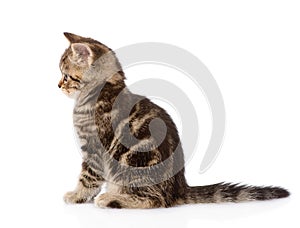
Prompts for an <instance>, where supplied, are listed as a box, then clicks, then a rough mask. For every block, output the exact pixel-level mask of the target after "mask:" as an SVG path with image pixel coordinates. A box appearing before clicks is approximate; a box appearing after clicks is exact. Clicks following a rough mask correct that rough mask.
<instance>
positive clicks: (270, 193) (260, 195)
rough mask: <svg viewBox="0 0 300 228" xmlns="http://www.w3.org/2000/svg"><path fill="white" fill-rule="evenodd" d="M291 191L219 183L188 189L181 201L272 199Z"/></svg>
mask: <svg viewBox="0 0 300 228" xmlns="http://www.w3.org/2000/svg"><path fill="white" fill-rule="evenodd" d="M289 195H290V193H289V192H288V191H287V190H286V189H284V188H280V187H255V186H247V185H239V184H229V183H224V182H222V183H218V184H213V185H207V186H197V187H190V186H188V187H187V189H186V194H185V197H184V199H182V200H183V201H182V200H181V202H180V203H183V204H190V203H220V202H241V201H253V200H270V199H279V198H284V197H288V196H289Z"/></svg>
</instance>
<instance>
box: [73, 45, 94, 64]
mask: <svg viewBox="0 0 300 228" xmlns="http://www.w3.org/2000/svg"><path fill="white" fill-rule="evenodd" d="M71 49H72V52H73V56H72V60H73V62H75V63H76V64H77V65H79V66H89V65H91V64H92V63H93V52H92V50H91V48H90V47H89V46H88V45H87V44H84V43H74V44H71Z"/></svg>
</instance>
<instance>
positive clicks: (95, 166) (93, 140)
mask: <svg viewBox="0 0 300 228" xmlns="http://www.w3.org/2000/svg"><path fill="white" fill-rule="evenodd" d="M65 36H66V38H67V39H68V40H69V41H70V47H69V48H68V49H67V50H66V51H65V53H64V54H63V56H62V58H61V61H60V69H61V72H62V75H63V76H62V79H61V80H60V81H59V84H58V86H59V88H61V90H62V91H63V92H64V93H65V94H66V95H68V96H71V97H74V98H75V99H76V103H75V107H74V111H73V119H74V126H75V129H76V132H77V134H78V137H79V140H80V143H81V150H82V155H83V163H82V170H81V174H80V177H79V182H78V184H77V187H76V189H75V190H74V191H72V192H68V193H66V194H65V196H64V200H65V202H66V203H85V202H90V201H92V200H93V201H94V203H95V205H96V206H98V207H111V208H158V207H172V206H175V205H180V204H189V203H218V202H240V201H246V200H268V199H275V198H282V197H287V196H288V195H289V193H288V191H286V190H285V189H283V188H279V187H252V186H244V185H242V186H241V185H235V184H226V183H219V184H214V185H208V186H198V187H190V186H188V185H187V183H186V180H185V177H184V158H183V152H182V148H181V144H180V139H179V136H178V133H177V129H176V126H175V124H174V123H173V121H172V119H171V117H170V116H169V115H168V114H167V113H166V111H165V110H163V109H162V108H161V107H159V106H157V105H156V104H154V103H152V102H151V101H150V100H149V99H147V98H145V97H142V96H139V95H135V94H132V93H131V92H130V91H129V90H128V89H127V88H126V85H125V83H124V80H125V76H124V72H123V71H122V68H121V65H120V63H119V61H118V59H117V57H116V56H115V54H114V52H113V51H112V50H111V49H110V48H108V47H107V46H105V45H104V44H102V43H100V42H98V41H96V40H93V39H91V38H84V37H80V36H77V35H74V34H70V33H65ZM117 99H118V102H116V100H117ZM116 103H117V104H116ZM128 107H130V109H131V107H132V109H131V110H127V109H128ZM157 118H158V119H160V120H162V121H163V122H164V124H157V123H158V122H156V124H155V121H153V120H155V119H157ZM151 123H154V124H153V125H151ZM114 124H115V127H114ZM150 125H151V126H150ZM126 126H127V127H128V129H129V130H130V134H131V135H132V136H134V137H135V139H137V140H138V141H136V142H134V143H133V142H131V141H130V140H129V142H131V144H130V146H129V147H128V146H126V145H123V144H122V140H124V139H123V138H124V137H125V136H124V135H125V134H124V131H125V130H124V129H125V128H126ZM151 127H152V131H150V130H149V129H150V128H151ZM163 127H166V129H167V130H166V131H165V135H163V136H164V137H163V140H162V141H161V143H158V141H159V139H158V138H159V137H161V135H162V132H164V129H163ZM145 148H147V149H146V150H145ZM175 148H177V150H178V151H177V152H178V153H177V154H176V155H175V153H174V151H175ZM172 156H173V157H172ZM168 158H172V159H168ZM167 161H168V162H167ZM158 164H163V166H161V168H160V169H157V170H156V171H154V172H152V174H151V175H150V174H149V173H151V171H152V170H155V167H157V165H158ZM128 167H131V168H135V169H134V170H133V171H132V172H131V171H128V170H127V168H128ZM178 167H179V169H178V170H177V171H176V172H175V173H174V175H172V173H173V170H176V168H178ZM153 173H154V174H155V175H153ZM159 178H162V179H161V180H160V179H159ZM159 180H160V181H159ZM105 182H106V183H107V191H106V193H104V194H101V195H99V192H100V190H101V186H102V185H103V183H105Z"/></svg>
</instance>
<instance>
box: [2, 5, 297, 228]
mask: <svg viewBox="0 0 300 228" xmlns="http://www.w3.org/2000/svg"><path fill="white" fill-rule="evenodd" d="M299 12H300V3H299V1H296V0H295V1H290V0H282V1H274V0H272V1H271V0H270V1H266V0H251V1H240V0H236V1H233V0H228V1H222V0H220V1H216V0H210V1H174V0H173V1H166V0H165V1H156V0H152V1H147V2H146V1H112V0H110V1H88V0H85V1H57V2H56V1H48V2H46V1H32V0H27V1H6V2H5V3H4V1H2V2H1V3H0V23H1V36H0V40H1V49H0V50H1V52H0V53H1V54H0V58H1V61H0V62H1V72H0V74H1V76H0V79H1V81H0V83H1V89H0V95H1V96H0V97H1V112H0V113H1V114H0V115H1V118H0V126H1V128H0V134H1V137H0V140H1V144H0V145H1V165H0V175H1V176H0V177H1V188H0V196H1V201H0V207H1V211H2V212H1V219H0V226H1V227H118V225H120V226H122V227H163V226H164V227H200V226H201V227H204V226H209V227H220V226H222V227H253V226H256V227H261V226H267V227H287V226H288V227H299V220H298V218H297V216H298V215H299V209H300V206H299V203H300V200H299V190H300V186H299V183H298V181H299V177H298V176H299V174H298V173H299V169H300V168H299V152H300V146H299V136H300V120H299V117H300V105H299V104H300V102H299V101H300V89H299V86H300V79H299V77H300V68H299V61H300V30H299V27H300V14H299ZM65 31H68V32H73V33H77V34H80V35H83V36H90V37H93V38H95V39H98V40H99V41H101V42H103V43H105V44H107V45H108V46H110V47H111V48H113V49H116V48H119V47H122V46H125V45H129V44H133V43H138V42H146V41H157V42H165V43H169V44H173V45H176V46H179V47H181V48H184V49H186V50H187V51H189V52H191V53H193V54H194V55H196V56H197V57H198V58H199V59H201V61H202V62H203V63H204V64H205V65H206V66H207V67H208V68H209V69H210V71H211V72H212V74H213V75H214V77H215V79H216V81H217V82H218V85H219V87H220V89H221V91H222V94H223V97H224V100H225V105H226V114H227V121H226V126H227V127H226V137H225V140H224V144H223V147H222V150H221V153H220V155H219V157H218V159H217V160H216V162H215V163H214V164H213V166H212V167H211V168H210V169H209V170H208V171H207V172H206V173H204V174H199V172H198V169H199V165H200V162H201V159H202V156H203V153H204V149H205V143H206V142H207V139H208V137H209V133H208V132H209V131H210V130H209V129H210V125H209V124H205V123H207V121H206V119H208V120H209V118H208V117H207V114H205V113H207V110H206V109H205V107H206V105H203V106H201V105H200V106H199V109H198V110H199V118H200V119H201V117H202V116H203V118H202V120H200V127H201V126H203V128H202V130H201V134H202V135H203V139H204V140H203V141H201V140H200V143H199V152H197V153H196V155H195V156H194V158H193V160H192V161H191V162H190V163H189V164H188V166H187V172H186V176H187V179H188V181H189V183H190V184H191V185H202V184H212V183H215V182H220V181H230V182H242V183H249V184H253V185H280V186H284V187H286V188H287V189H289V190H290V191H291V193H292V196H291V197H290V198H288V199H283V200H277V201H276V200H275V201H270V202H251V203H241V204H218V205H217V204H210V205H187V206H181V207H176V208H171V209H155V210H111V209H98V208H95V207H94V206H93V205H92V204H90V205H75V206H70V205H65V204H64V203H63V200H62V196H63V194H64V193H65V192H66V191H68V190H72V189H73V187H74V186H75V183H76V177H77V175H78V174H79V170H80V163H81V161H80V159H81V158H80V155H79V152H78V149H77V145H76V143H75V140H74V136H73V129H72V118H71V113H72V106H73V101H72V100H70V99H68V98H67V97H65V96H64V95H63V94H62V93H61V92H60V91H59V89H58V88H57V83H58V80H59V78H60V71H59V68H58V62H59V59H60V55H61V54H62V52H63V51H64V49H65V48H66V47H67V45H68V43H67V41H66V40H65V38H64V37H63V35H62V33H63V32H65ZM139 70H140V69H139ZM146 70H149V68H144V71H146ZM136 72H138V70H136V71H134V70H133V69H131V70H130V69H129V70H128V71H126V73H127V77H128V79H129V81H130V80H133V81H138V80H139V79H138V78H136V77H137V74H136ZM153 72H155V73H156V72H159V68H155V67H154V68H153ZM170 72H171V71H170ZM130 73H132V74H130ZM183 84H184V83H183ZM187 92H188V91H187ZM201 99H203V98H200V97H199V100H200V101H201ZM196 100H197V99H196ZM201 108H203V110H202V111H201ZM201 123H202V124H201ZM203 129H204V130H203ZM205 129H207V131H205Z"/></svg>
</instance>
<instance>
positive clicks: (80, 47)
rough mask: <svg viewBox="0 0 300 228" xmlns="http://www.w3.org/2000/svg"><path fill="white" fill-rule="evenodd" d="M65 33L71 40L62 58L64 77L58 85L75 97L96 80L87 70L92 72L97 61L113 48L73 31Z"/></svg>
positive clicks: (60, 65) (61, 64) (61, 68)
mask: <svg viewBox="0 0 300 228" xmlns="http://www.w3.org/2000/svg"><path fill="white" fill-rule="evenodd" d="M64 35H65V37H66V38H67V39H68V40H69V41H70V46H69V47H68V48H67V49H66V51H65V52H64V54H63V55H62V58H61V60H60V64H59V67H60V70H61V73H62V78H61V79H60V81H59V83H58V87H59V88H60V89H61V90H62V91H63V92H64V93H65V94H66V95H68V96H69V97H75V96H76V94H78V93H79V92H80V90H81V89H82V88H83V87H84V86H85V85H87V84H88V83H90V82H91V81H92V80H95V79H94V78H92V76H91V74H87V72H91V70H90V69H91V68H93V67H94V68H95V65H94V64H95V61H96V60H98V59H100V57H101V56H103V55H105V54H107V53H110V52H111V49H109V48H108V47H106V46H105V45H104V44H102V43H100V42H98V41H96V40H93V39H91V38H85V37H81V36H78V35H74V34H71V33H64ZM112 53H113V52H112Z"/></svg>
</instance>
